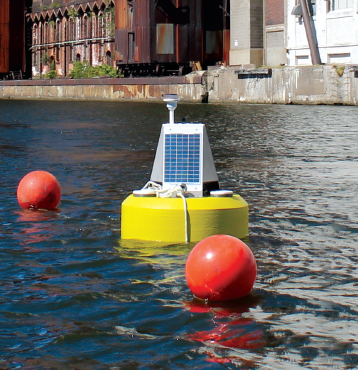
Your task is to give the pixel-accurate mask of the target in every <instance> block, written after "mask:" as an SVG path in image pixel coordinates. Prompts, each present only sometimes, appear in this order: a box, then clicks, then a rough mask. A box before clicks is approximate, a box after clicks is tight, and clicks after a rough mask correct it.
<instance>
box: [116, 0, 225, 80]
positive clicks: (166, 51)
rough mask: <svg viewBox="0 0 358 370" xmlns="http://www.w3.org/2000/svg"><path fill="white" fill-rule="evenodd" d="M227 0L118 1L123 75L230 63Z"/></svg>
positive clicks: (118, 55)
mask: <svg viewBox="0 0 358 370" xmlns="http://www.w3.org/2000/svg"><path fill="white" fill-rule="evenodd" d="M229 29H230V25H229V1H228V0H151V1H148V0H117V2H116V34H115V35H116V61H117V66H118V68H119V69H120V70H121V71H122V72H123V74H124V75H125V76H126V75H133V76H136V75H167V74H179V75H181V74H185V72H186V71H190V70H191V68H192V66H194V67H196V68H198V67H199V68H200V65H201V66H202V67H203V68H206V67H207V66H209V65H214V64H216V63H217V62H224V63H225V62H226V63H227V62H228V53H229V47H230V46H229V43H230V33H229V32H230V31H229Z"/></svg>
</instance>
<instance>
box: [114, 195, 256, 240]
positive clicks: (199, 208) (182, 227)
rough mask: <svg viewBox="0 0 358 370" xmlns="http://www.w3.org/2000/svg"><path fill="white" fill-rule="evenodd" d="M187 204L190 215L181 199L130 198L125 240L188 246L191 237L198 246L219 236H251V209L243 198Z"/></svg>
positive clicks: (125, 211) (206, 199) (125, 212)
mask: <svg viewBox="0 0 358 370" xmlns="http://www.w3.org/2000/svg"><path fill="white" fill-rule="evenodd" d="M185 200H186V203H187V214H186V215H185V213H186V212H185V208H184V206H183V200H182V199H181V198H159V197H137V196H133V195H130V196H129V197H127V198H126V199H125V201H124V202H123V203H122V219H121V229H122V239H141V240H153V241H163V242H185V241H186V234H187V238H188V240H189V241H191V242H197V241H200V240H202V239H204V238H206V237H208V236H211V235H216V234H227V235H232V236H235V237H237V238H243V237H245V236H247V235H248V233H249V230H248V217H249V215H248V213H249V207H248V204H247V202H246V201H245V200H244V199H243V198H242V197H241V196H240V195H237V194H234V195H233V196H232V197H212V196H210V197H202V198H199V197H197V198H194V197H193V198H186V199H185ZM185 216H186V217H185Z"/></svg>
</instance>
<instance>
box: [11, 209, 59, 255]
mask: <svg viewBox="0 0 358 370" xmlns="http://www.w3.org/2000/svg"><path fill="white" fill-rule="evenodd" d="M16 213H17V214H18V215H19V217H18V219H17V221H18V222H23V223H24V226H25V227H24V228H23V229H22V230H21V232H20V234H19V235H18V236H19V238H20V240H21V242H20V244H22V245H26V244H32V243H39V242H43V241H45V240H48V239H49V238H51V236H52V235H53V232H52V231H50V230H49V228H48V225H47V223H46V222H47V221H50V220H53V219H54V218H55V217H56V213H54V211H45V210H28V209H23V210H21V211H18V212H16ZM24 249H26V250H27V251H30V252H39V251H40V250H39V249H37V248H33V247H24Z"/></svg>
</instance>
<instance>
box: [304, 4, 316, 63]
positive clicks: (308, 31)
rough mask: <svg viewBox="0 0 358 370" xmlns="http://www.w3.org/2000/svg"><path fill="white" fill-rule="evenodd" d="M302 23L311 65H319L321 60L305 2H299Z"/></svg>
mask: <svg viewBox="0 0 358 370" xmlns="http://www.w3.org/2000/svg"><path fill="white" fill-rule="evenodd" d="M300 5H301V11H302V17H303V23H304V25H305V30H306V36H307V41H308V46H309V48H310V52H311V59H312V64H313V65H314V64H321V58H320V56H319V52H318V46H317V42H316V39H315V36H314V33H313V27H312V23H311V17H310V14H309V11H308V6H307V1H306V0H300Z"/></svg>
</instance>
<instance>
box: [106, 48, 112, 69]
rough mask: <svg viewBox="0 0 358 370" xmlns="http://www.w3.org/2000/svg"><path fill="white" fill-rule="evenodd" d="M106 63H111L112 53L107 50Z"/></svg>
mask: <svg viewBox="0 0 358 370" xmlns="http://www.w3.org/2000/svg"><path fill="white" fill-rule="evenodd" d="M106 63H107V64H108V65H109V66H110V65H112V54H111V52H110V51H109V50H108V51H107V53H106Z"/></svg>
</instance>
